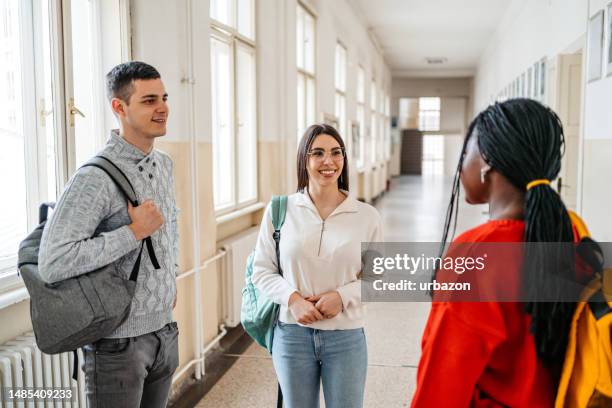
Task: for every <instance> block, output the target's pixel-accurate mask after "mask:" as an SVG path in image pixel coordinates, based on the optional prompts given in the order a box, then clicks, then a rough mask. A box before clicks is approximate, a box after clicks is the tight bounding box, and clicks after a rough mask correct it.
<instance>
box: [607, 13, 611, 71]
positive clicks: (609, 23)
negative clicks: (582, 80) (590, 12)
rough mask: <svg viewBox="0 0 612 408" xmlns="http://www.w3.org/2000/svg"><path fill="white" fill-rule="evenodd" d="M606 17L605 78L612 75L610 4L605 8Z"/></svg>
mask: <svg viewBox="0 0 612 408" xmlns="http://www.w3.org/2000/svg"><path fill="white" fill-rule="evenodd" d="M606 9H607V10H606V15H607V16H608V24H607V26H608V33H607V35H606V39H607V41H608V42H607V45H608V46H607V48H608V58H607V60H606V76H610V75H612V2H610V3H608V6H607V7H606Z"/></svg>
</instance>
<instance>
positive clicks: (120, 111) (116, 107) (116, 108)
mask: <svg viewBox="0 0 612 408" xmlns="http://www.w3.org/2000/svg"><path fill="white" fill-rule="evenodd" d="M124 103H125V102H123V101H122V100H121V99H119V98H113V99H111V109H112V110H113V112H114V113H115V115H118V116H123V115H125V109H124V105H123V104H124Z"/></svg>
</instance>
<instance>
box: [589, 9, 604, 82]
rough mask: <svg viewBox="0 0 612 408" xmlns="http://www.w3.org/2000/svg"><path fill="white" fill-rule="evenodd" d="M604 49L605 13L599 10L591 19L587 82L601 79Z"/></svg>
mask: <svg viewBox="0 0 612 408" xmlns="http://www.w3.org/2000/svg"><path fill="white" fill-rule="evenodd" d="M603 47H604V11H603V10H599V11H598V12H597V13H596V14H595V15H594V16H593V17H591V18H590V19H589V31H588V38H587V50H588V60H587V75H588V76H587V81H588V82H592V81H597V80H598V79H600V78H601V70H602V58H603Z"/></svg>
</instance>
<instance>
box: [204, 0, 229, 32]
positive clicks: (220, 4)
mask: <svg viewBox="0 0 612 408" xmlns="http://www.w3.org/2000/svg"><path fill="white" fill-rule="evenodd" d="M233 2H234V0H210V16H211V17H212V18H214V19H215V20H217V21H219V22H220V23H223V24H225V25H228V26H231V27H233V26H234V21H233V20H234V19H233V18H232V8H233V7H232V3H233Z"/></svg>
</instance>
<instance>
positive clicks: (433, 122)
mask: <svg viewBox="0 0 612 408" xmlns="http://www.w3.org/2000/svg"><path fill="white" fill-rule="evenodd" d="M419 130H423V131H438V130H440V98H419Z"/></svg>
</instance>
